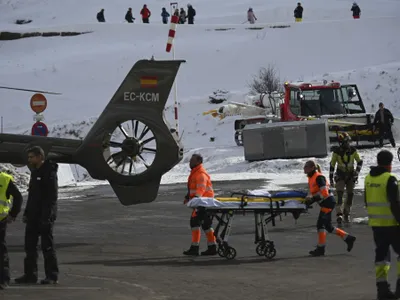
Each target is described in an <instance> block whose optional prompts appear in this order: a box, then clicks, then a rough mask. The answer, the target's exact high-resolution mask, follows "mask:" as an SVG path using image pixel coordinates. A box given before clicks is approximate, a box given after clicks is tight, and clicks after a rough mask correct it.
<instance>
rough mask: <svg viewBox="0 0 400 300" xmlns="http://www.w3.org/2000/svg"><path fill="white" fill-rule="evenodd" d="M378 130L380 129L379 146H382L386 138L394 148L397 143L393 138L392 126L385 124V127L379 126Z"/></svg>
mask: <svg viewBox="0 0 400 300" xmlns="http://www.w3.org/2000/svg"><path fill="white" fill-rule="evenodd" d="M378 128H379V145H380V146H382V145H383V140H384V139H385V138H386V139H388V140H389V142H390V143H391V144H392V146H393V147H394V145H395V141H394V138H393V132H392V127H391V126H390V125H385V124H383V125H378Z"/></svg>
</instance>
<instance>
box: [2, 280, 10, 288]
mask: <svg viewBox="0 0 400 300" xmlns="http://www.w3.org/2000/svg"><path fill="white" fill-rule="evenodd" d="M9 285H10V282H8V281H5V282H2V283H0V290H5V289H6V288H8V286H9Z"/></svg>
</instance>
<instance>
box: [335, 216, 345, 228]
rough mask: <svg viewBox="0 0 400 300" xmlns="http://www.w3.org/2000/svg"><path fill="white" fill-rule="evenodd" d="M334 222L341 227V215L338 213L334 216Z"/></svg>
mask: <svg viewBox="0 0 400 300" xmlns="http://www.w3.org/2000/svg"><path fill="white" fill-rule="evenodd" d="M336 222H337V225H338V227H342V225H343V215H342V214H340V213H339V214H337V215H336Z"/></svg>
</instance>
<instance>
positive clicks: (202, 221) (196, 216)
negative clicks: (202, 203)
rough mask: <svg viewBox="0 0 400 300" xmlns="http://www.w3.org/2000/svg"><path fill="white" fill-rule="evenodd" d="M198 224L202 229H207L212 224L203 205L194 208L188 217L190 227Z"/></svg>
mask: <svg viewBox="0 0 400 300" xmlns="http://www.w3.org/2000/svg"><path fill="white" fill-rule="evenodd" d="M200 226H201V228H202V229H203V230H204V231H206V230H209V229H210V228H211V226H212V220H211V217H210V216H209V215H208V214H207V212H206V210H205V208H203V207H199V208H196V209H195V210H194V211H193V213H192V216H191V217H190V227H191V228H194V227H200Z"/></svg>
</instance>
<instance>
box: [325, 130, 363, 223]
mask: <svg viewBox="0 0 400 300" xmlns="http://www.w3.org/2000/svg"><path fill="white" fill-rule="evenodd" d="M350 142H351V137H350V136H349V134H348V133H347V132H343V133H340V134H339V147H337V148H336V149H334V150H333V153H332V158H331V162H330V168H329V181H330V182H331V183H333V182H335V187H336V193H337V197H338V199H337V204H336V218H337V223H338V225H341V224H342V222H343V215H344V222H345V223H348V222H350V212H351V207H352V205H353V198H354V186H355V183H356V182H357V180H358V174H360V171H361V168H362V164H363V161H362V159H361V158H360V154H359V153H358V151H357V149H356V148H354V147H352V146H350ZM355 162H356V163H357V167H356V169H355V170H354V163H355ZM336 164H337V170H336V174H334V173H335V167H336ZM334 175H335V177H333V176H334ZM333 179H335V181H333ZM345 188H346V192H347V197H346V201H345V204H344V210H342V206H343V195H344V189H345Z"/></svg>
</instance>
